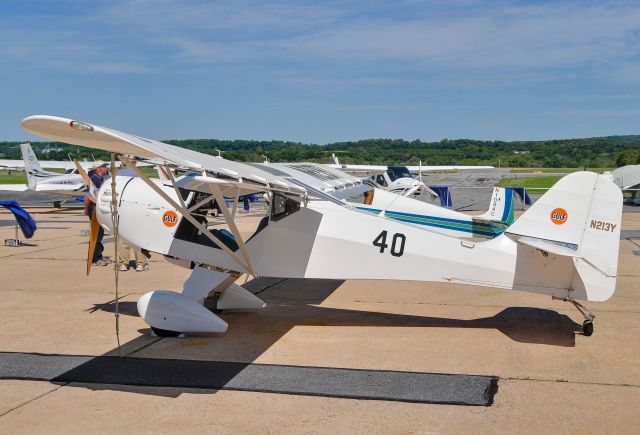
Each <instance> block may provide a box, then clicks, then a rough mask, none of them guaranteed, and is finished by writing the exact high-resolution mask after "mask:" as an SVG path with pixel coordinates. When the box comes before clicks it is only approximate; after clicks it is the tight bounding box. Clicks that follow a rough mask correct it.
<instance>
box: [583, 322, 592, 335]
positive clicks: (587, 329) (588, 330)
mask: <svg viewBox="0 0 640 435" xmlns="http://www.w3.org/2000/svg"><path fill="white" fill-rule="evenodd" d="M582 333H583V334H584V336H585V337H591V335H592V334H593V321H591V320H585V321H584V323H583V324H582Z"/></svg>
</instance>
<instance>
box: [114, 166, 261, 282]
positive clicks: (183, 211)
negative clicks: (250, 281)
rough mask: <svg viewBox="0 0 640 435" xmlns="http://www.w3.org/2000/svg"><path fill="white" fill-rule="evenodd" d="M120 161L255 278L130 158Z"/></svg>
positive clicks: (235, 255) (239, 258) (225, 246)
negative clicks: (132, 162)
mask: <svg viewBox="0 0 640 435" xmlns="http://www.w3.org/2000/svg"><path fill="white" fill-rule="evenodd" d="M121 160H122V161H123V162H124V164H125V165H126V166H127V167H128V168H129V169H131V170H132V171H133V172H135V173H136V174H137V175H138V176H139V177H140V178H141V179H142V180H143V181H144V182H145V183H146V184H147V185H148V186H149V187H150V188H151V189H153V191H154V192H156V193H157V194H158V195H160V196H161V197H162V199H164V200H165V201H167V202H168V203H169V204H170V205H171V206H172V207H173V208H175V209H176V210H177V211H178V212H180V214H181V215H182V216H184V217H185V219H187V220H188V221H189V222H191V224H192V225H193V226H195V227H196V228H197V229H198V230H200V232H201V233H202V234H204V236H205V237H207V238H208V239H209V240H211V241H212V242H213V243H215V244H216V245H217V246H218V247H219V248H220V249H222V250H223V251H224V252H225V253H227V254H228V255H229V256H230V257H231V258H233V259H234V260H235V261H236V262H237V263H238V264H239V265H240V266H242V267H243V268H244V269H245V270H247V271H249V272H250V273H251V275H253V276H254V277H255V276H256V275H255V272H254V271H253V268H252V267H249V265H248V264H247V263H246V262H245V261H243V258H242V257H240V256H239V255H238V254H236V253H235V252H233V251H232V250H231V249H229V248H228V247H227V245H225V244H224V243H223V242H222V241H221V240H220V239H219V238H217V237H216V236H215V235H214V234H213V233H211V231H209V230H208V229H207V227H205V226H204V225H202V224H201V223H200V222H198V221H197V220H196V219H195V218H194V217H193V216H191V213H189V210H187V209H186V207H183V206H182V205H180V204H178V203H177V202H176V201H174V200H173V199H172V198H171V197H170V196H169V195H167V194H166V193H165V192H164V191H163V190H162V189H160V188H159V187H158V186H157V185H156V184H155V183H154V182H152V181H151V180H150V179H149V177H147V176H146V175H145V174H144V172H142V170H141V169H140V168H138V167H136V166H134V165H131V164H130V163H131V159H130V158H128V157H125V156H122V158H121ZM172 184H173V186H174V188H175V189H176V191H177V192H178V198H180V200H181V202H182V204H184V201H182V195H180V191H179V190H178V189H177V186H176V185H175V180H173V181H172ZM223 204H224V201H223ZM221 206H222V205H221Z"/></svg>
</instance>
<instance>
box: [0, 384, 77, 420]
mask: <svg viewBox="0 0 640 435" xmlns="http://www.w3.org/2000/svg"><path fill="white" fill-rule="evenodd" d="M69 384H70V382H65V383H64V384H62V385H58V387H57V388H54V389H52V390H49V391H47V392H46V393H43V394H40V395H39V396H36V397H34V398H33V399H31V400H27V401H26V402H24V403H21V404H20V405H18V406H15V407H13V408H11V409H10V410H8V411H6V412H3V413H2V414H0V418H2V417H4V416H5V415H7V414H9V413H11V412H13V411H15V410H16V409H20V408H22V407H23V406H25V405H28V404H30V403H32V402H35V401H36V400H38V399H40V398H42V397H44V396H46V395H48V394H50V393H53V392H55V391H58V390H59V389H60V388H62V387H65V386H67V385H69Z"/></svg>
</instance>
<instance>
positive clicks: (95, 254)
mask: <svg viewBox="0 0 640 435" xmlns="http://www.w3.org/2000/svg"><path fill="white" fill-rule="evenodd" d="M103 237H104V230H103V229H102V227H100V229H99V230H98V237H96V249H95V251H93V262H94V263H95V262H96V261H98V260H100V259H101V258H102V253H103V252H104V245H103V244H102V238H103Z"/></svg>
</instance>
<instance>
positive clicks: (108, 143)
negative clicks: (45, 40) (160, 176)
mask: <svg viewBox="0 0 640 435" xmlns="http://www.w3.org/2000/svg"><path fill="white" fill-rule="evenodd" d="M22 127H23V128H24V129H25V130H26V131H28V132H29V133H32V134H34V135H37V136H41V137H45V138H47V139H49V140H56V141H60V142H64V143H70V144H74V145H81V146H86V147H90V148H96V149H101V150H105V151H110V152H115V153H119V154H125V155H129V156H136V157H141V158H144V159H159V161H161V162H162V163H163V164H171V165H176V166H179V167H181V168H184V169H188V170H192V171H198V172H203V171H207V172H209V173H212V174H215V175H217V176H222V177H225V178H231V179H236V180H238V181H239V182H242V183H247V182H249V184H253V185H255V186H262V187H263V188H267V189H268V188H270V187H276V188H278V189H283V190H289V191H292V192H297V193H304V192H306V190H305V189H304V188H301V187H299V186H296V185H294V184H292V183H289V182H287V181H285V180H284V179H282V178H281V177H278V176H274V175H272V174H270V173H269V172H266V171H263V170H261V169H260V168H257V167H255V166H250V165H246V164H243V163H239V162H233V161H230V160H226V159H224V158H222V157H214V156H210V155H208V154H203V153H199V152H197V151H192V150H187V149H184V148H180V147H177V146H174V145H169V144H166V143H163V142H159V141H156V140H152V139H146V138H143V137H139V136H135V135H132V134H129V133H124V132H121V131H117V130H113V129H110V128H107V127H102V126H99V125H95V124H89V123H86V122H80V121H75V120H73V119H69V118H62V117H58V116H48V115H36V116H29V117H27V118H25V119H23V120H22ZM156 161H157V160H156Z"/></svg>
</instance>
